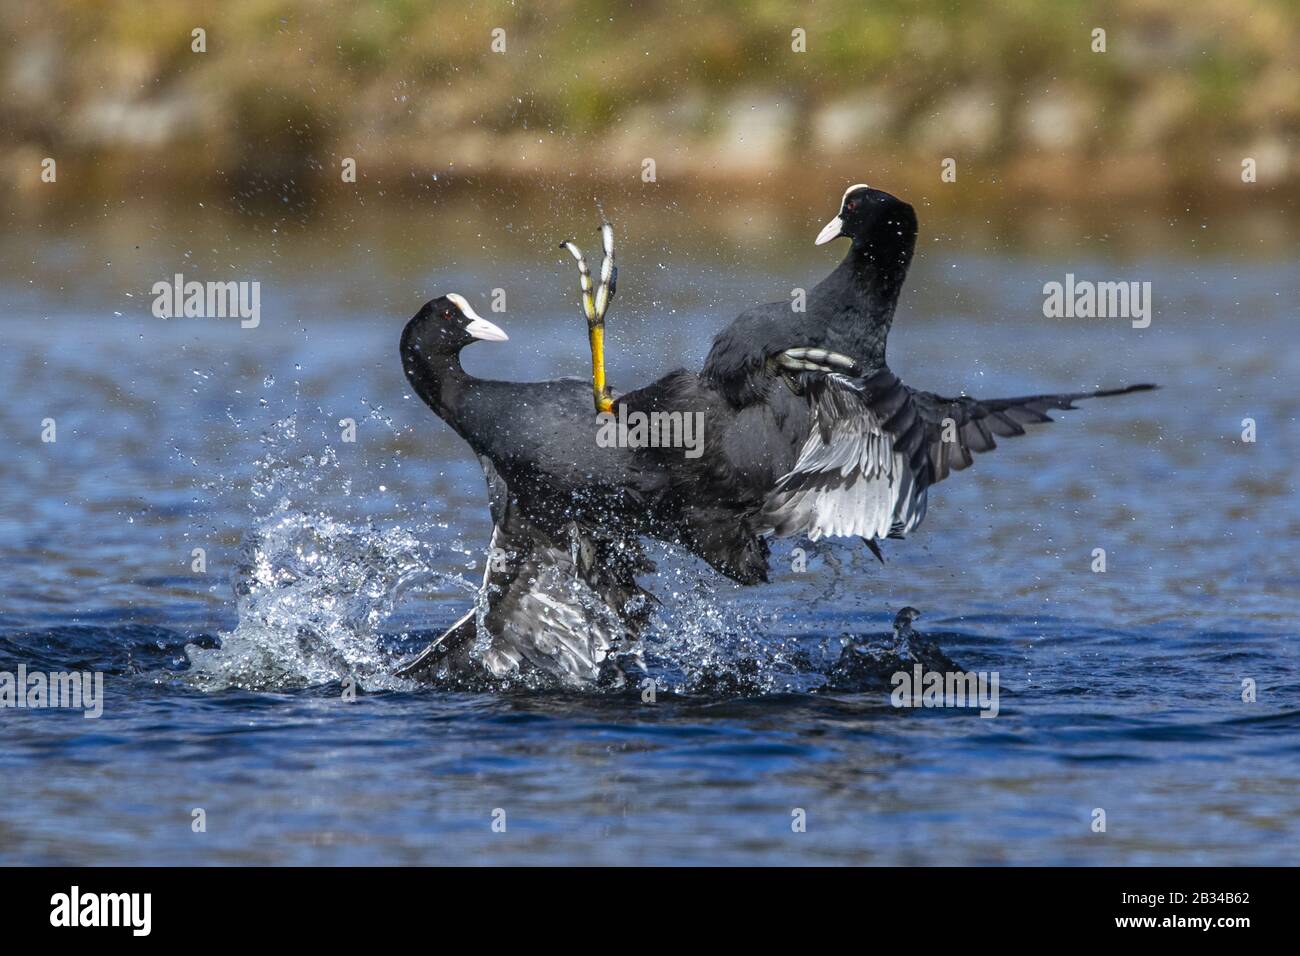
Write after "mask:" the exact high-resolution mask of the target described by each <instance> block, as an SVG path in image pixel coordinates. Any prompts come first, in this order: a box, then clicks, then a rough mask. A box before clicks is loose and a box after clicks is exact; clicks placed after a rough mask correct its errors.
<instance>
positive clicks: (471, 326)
mask: <svg viewBox="0 0 1300 956" xmlns="http://www.w3.org/2000/svg"><path fill="white" fill-rule="evenodd" d="M506 338H507V336H506V334H505V332H503V331H501V329H499V328H497V327H496V326H495V325H493V324H492V323H491V322H489V321H488V320H487V319H485V318H483V317H481V316H480V315H478V314H477V313H476V312H475V311H474V309H473V308H472V307H471V306H470V304H469V303H468V302H467V301H465V297H464V296H460V295H456V294H455V293H454V292H453V293H450V294H448V295H443V296H439V297H438V298H436V299H432V300H430V301H429V302H426V303H425V304H424V305H423V306H421V308H420V311H419V312H417V313H415V316H414V317H413V318H412V319H411V321H410V322H407V323H406V328H405V329H403V330H402V352H403V354H408V353H411V352H414V353H418V354H421V355H425V356H428V357H434V356H438V355H453V354H455V353H457V352H459V351H460V350H461V349H463V348H464V347H465V346H467V345H469V344H470V343H471V342H473V341H475V340H478V339H481V340H483V341H486V342H504V341H506Z"/></svg>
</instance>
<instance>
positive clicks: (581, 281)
mask: <svg viewBox="0 0 1300 956" xmlns="http://www.w3.org/2000/svg"><path fill="white" fill-rule="evenodd" d="M600 244H601V248H602V250H603V251H604V253H605V256H604V259H603V260H602V261H601V263H600V282H599V284H598V285H597V286H596V287H595V289H594V291H593V288H592V282H591V269H590V268H588V266H587V257H586V256H584V255H583V254H582V250H581V249H579V248H578V246H577V244H576V243H574V242H571V241H568V240H566V241H565V242H562V243H560V247H561V248H563V249H567V250H569V255H571V256H573V258H574V259H575V260H576V261H577V263H578V285H579V288H580V290H581V292H582V312H583V315H585V316H586V317H587V335H588V338H589V339H590V342H591V391H592V398H593V399H594V401H595V404H596V411H597V412H608V411H612V410H613V408H614V402H613V395H612V393H611V392H610V390H609V388H608V386H606V384H605V313H606V312H608V311H609V303H610V300H611V299H613V298H614V290H615V288H616V285H617V282H618V268H617V267H616V266H615V265H614V227H613V226H611V225H610V224H609V223H608V222H604V223H601V226H600Z"/></svg>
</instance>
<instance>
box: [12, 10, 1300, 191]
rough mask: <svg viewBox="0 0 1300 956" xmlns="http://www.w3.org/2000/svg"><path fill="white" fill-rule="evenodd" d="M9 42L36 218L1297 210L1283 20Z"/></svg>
mask: <svg viewBox="0 0 1300 956" xmlns="http://www.w3.org/2000/svg"><path fill="white" fill-rule="evenodd" d="M195 29H201V30H203V38H204V39H203V46H204V50H203V52H195V51H194V50H193V49H192V45H193V42H194V41H192V39H191V35H192V32H193V31H194V30H195ZM1097 29H1103V30H1105V31H1106V38H1105V42H1106V49H1105V52H1095V51H1094V50H1093V49H1092V47H1093V45H1095V40H1094V39H1093V33H1094V31H1095V30H1097ZM796 30H798V31H802V32H803V34H804V38H805V39H804V44H805V50H804V52H796V51H795V50H794V49H793V47H794V46H796V45H797V43H796V41H795V40H793V39H792V36H793V35H794V32H795V31H796ZM495 31H502V32H501V34H500V39H501V44H500V45H501V47H502V49H501V50H500V51H499V52H497V51H494V49H493V46H492V44H493V42H494V37H495V36H496V33H495ZM0 37H3V38H4V39H5V40H6V42H4V43H3V44H0V83H2V84H3V92H4V96H3V98H2V99H0V128H3V129H4V130H5V134H6V135H5V136H4V137H3V139H0V168H3V169H5V170H7V176H8V178H9V179H10V180H11V185H12V187H14V190H15V191H16V192H17V193H18V194H19V195H20V196H27V197H29V199H31V200H35V201H42V199H43V196H44V194H45V193H48V192H49V191H51V190H54V189H57V190H60V191H75V192H77V193H78V194H79V195H80V196H81V197H82V198H83V199H89V198H91V197H101V196H102V197H119V196H128V195H133V194H137V193H141V192H145V191H150V190H152V191H157V190H168V191H173V192H177V193H181V194H195V195H197V194H202V193H204V192H213V191H215V192H218V193H225V194H227V195H235V196H238V195H242V194H244V193H246V192H248V191H250V190H253V191H258V190H265V191H268V192H279V193H282V194H285V195H287V196H290V197H293V196H299V195H311V196H313V197H315V198H317V199H320V200H329V199H330V198H331V197H334V198H342V197H343V195H344V193H346V192H347V191H360V190H366V189H368V190H371V191H372V194H373V191H375V190H382V191H385V192H390V193H398V194H404V193H406V192H407V191H409V190H411V189H413V188H419V187H421V186H422V185H424V184H427V183H433V182H436V183H446V184H451V185H454V186H461V187H464V186H468V187H474V186H491V187H497V186H502V185H506V186H508V185H510V184H514V183H522V184H524V185H525V186H527V185H529V184H532V183H538V182H541V183H563V182H565V181H570V182H587V183H597V184H602V185H606V186H610V187H620V186H623V187H626V188H628V189H632V188H644V189H646V190H653V189H656V188H662V187H670V188H674V189H678V190H681V189H686V190H692V189H693V190H706V189H707V190H716V189H735V190H738V191H744V190H753V191H758V192H761V193H764V194H776V196H777V198H778V199H782V198H791V199H818V200H820V198H821V196H820V193H821V191H823V188H824V187H823V184H824V183H826V182H844V183H847V182H855V181H860V180H863V179H867V180H869V181H870V182H872V183H873V184H876V183H880V184H882V185H885V186H886V188H890V189H891V190H893V191H895V192H899V193H903V194H918V193H924V194H926V195H927V196H929V197H931V201H933V202H935V203H939V204H953V205H960V204H961V203H963V202H968V203H972V204H978V203H979V202H980V201H981V199H980V197H987V196H989V195H993V194H997V193H1006V192H1007V191H1009V190H1010V191H1013V192H1014V194H1015V196H1016V198H1017V201H1024V202H1036V203H1044V202H1061V203H1071V204H1080V205H1087V204H1091V203H1094V202H1096V201H1097V200H1098V198H1099V197H1106V198H1110V199H1114V200H1118V201H1132V200H1144V201H1152V200H1154V199H1161V200H1164V201H1168V202H1173V203H1176V202H1178V201H1179V200H1180V199H1181V198H1182V197H1209V198H1210V199H1211V200H1212V201H1213V202H1215V203H1218V204H1229V205H1230V204H1234V203H1238V202H1240V203H1241V204H1243V206H1248V205H1249V204H1251V203H1252V202H1255V201H1257V200H1258V199H1259V194H1260V193H1267V194H1269V195H1271V196H1274V197H1276V196H1277V195H1281V196H1284V197H1286V198H1287V199H1288V201H1291V200H1293V199H1294V198H1295V197H1296V196H1297V195H1298V194H1300V163H1298V162H1297V161H1296V160H1295V159H1294V158H1293V154H1294V144H1295V138H1296V133H1297V130H1300V22H1298V18H1297V16H1296V13H1295V7H1294V5H1293V4H1290V3H1287V2H1285V0H1232V2H1228V0H1207V2H1205V3H1202V4H1197V5H1195V6H1194V7H1188V6H1186V5H1184V4H1181V3H1178V2H1175V0H1145V2H1143V3H1116V4H1103V5H1101V7H1099V8H1097V9H1095V10H1094V9H1090V8H1088V7H1085V6H1083V5H1075V4H1069V3H1065V4H1062V3H1056V2H1050V0H1026V2H1025V3H1020V4H1016V5H999V6H997V7H992V8H987V9H985V8H981V9H980V10H979V11H978V13H976V12H972V11H970V10H961V9H959V8H957V7H955V6H954V5H952V4H949V3H945V2H942V0H907V2H904V0H882V2H880V3H873V4H871V5H870V7H869V8H864V7H863V5H861V4H854V3H850V2H841V0H831V2H829V3H827V4H824V5H819V8H818V9H816V10H810V9H803V8H800V7H797V6H795V5H785V4H758V5H749V4H744V3H740V2H738V0H736V2H732V0H724V2H720V3H717V4H712V5H710V6H709V8H707V10H704V9H695V8H692V7H689V6H682V7H681V8H678V7H675V6H674V5H662V6H660V5H655V6H644V5H639V4H634V3H626V2H614V0H593V2H567V0H561V2H555V3H553V4H549V5H547V6H546V7H544V8H528V9H525V8H518V7H515V6H513V5H510V4H506V3H481V4H471V5H468V6H465V5H462V4H451V3H443V2H434V3H429V4H413V3H406V2H401V0H388V2H380V3H371V4H365V5H360V6H356V5H350V4H345V3H341V2H333V0H331V2H322V3H308V2H306V0H289V2H284V3H270V2H268V0H231V2H229V3H225V4H222V5H221V7H220V8H219V9H214V8H211V7H210V6H209V5H207V4H204V3H200V2H198V0H171V2H167V3H161V2H153V0H141V2H136V3H131V4H93V3H86V2H80V0H50V2H37V0H14V2H12V3H7V4H5V7H4V11H3V13H0ZM47 158H52V159H54V160H55V161H56V162H57V170H58V179H57V183H47V182H43V181H42V179H41V173H42V162H43V160H45V159H47ZM1246 159H1251V160H1254V163H1255V175H1256V181H1255V182H1253V183H1247V182H1243V181H1242V163H1243V161H1244V160H1246ZM347 160H353V161H355V164H356V178H357V182H356V183H347V182H344V181H343V175H342V170H343V166H344V164H345V161H347ZM945 160H950V161H951V162H952V164H955V165H950V166H949V167H948V169H949V170H950V174H951V173H952V172H955V181H944V180H943V179H941V174H942V173H943V171H944V168H945V167H944V162H945ZM650 161H652V162H653V181H649V182H647V181H646V178H647V176H648V175H649V169H648V167H647V163H648V162H650ZM950 178H951V175H950ZM805 191H806V192H805ZM20 201H21V200H20ZM1270 201H1273V202H1275V201H1276V199H1275V198H1274V199H1273V200H1270Z"/></svg>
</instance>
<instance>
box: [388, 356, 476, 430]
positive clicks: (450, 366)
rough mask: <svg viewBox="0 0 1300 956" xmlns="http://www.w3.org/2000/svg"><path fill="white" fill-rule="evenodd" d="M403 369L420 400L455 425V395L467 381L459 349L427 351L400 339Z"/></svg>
mask: <svg viewBox="0 0 1300 956" xmlns="http://www.w3.org/2000/svg"><path fill="white" fill-rule="evenodd" d="M402 371H403V372H405V373H406V380H407V381H408V382H410V383H411V388H412V389H414V390H415V394H416V395H418V396H420V400H421V401H422V402H424V404H426V405H428V406H429V407H430V408H432V409H433V410H434V411H435V412H437V413H438V417H439V418H441V419H442V420H443V421H445V422H447V424H449V425H452V426H453V427H454V426H455V424H456V420H457V413H456V412H457V406H458V405H459V402H458V401H457V398H458V396H459V395H460V394H461V393H462V392H463V391H464V389H465V386H466V384H467V383H468V382H469V376H468V375H467V374H466V373H465V370H464V369H463V368H461V364H460V352H459V350H458V351H456V352H451V353H446V352H438V353H434V354H432V355H430V354H427V353H425V352H422V351H420V350H419V349H417V348H415V347H414V346H413V345H411V344H410V343H409V342H403V343H402Z"/></svg>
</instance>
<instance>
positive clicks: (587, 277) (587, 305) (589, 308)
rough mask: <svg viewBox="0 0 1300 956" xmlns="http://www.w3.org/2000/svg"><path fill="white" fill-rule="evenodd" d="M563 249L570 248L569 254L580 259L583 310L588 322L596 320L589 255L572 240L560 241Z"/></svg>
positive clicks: (579, 285)
mask: <svg viewBox="0 0 1300 956" xmlns="http://www.w3.org/2000/svg"><path fill="white" fill-rule="evenodd" d="M560 248H561V249H568V250H569V255H571V256H573V258H574V259H576V260H577V261H578V288H579V290H580V291H581V293H582V312H583V314H584V315H585V316H586V317H587V321H588V322H595V321H596V307H595V305H594V303H593V302H592V299H591V270H590V269H589V268H587V257H586V256H584V255H583V254H582V250H581V249H579V248H578V246H577V244H576V243H574V242H572V241H571V240H568V239H566V240H564V242H562V243H560Z"/></svg>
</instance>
